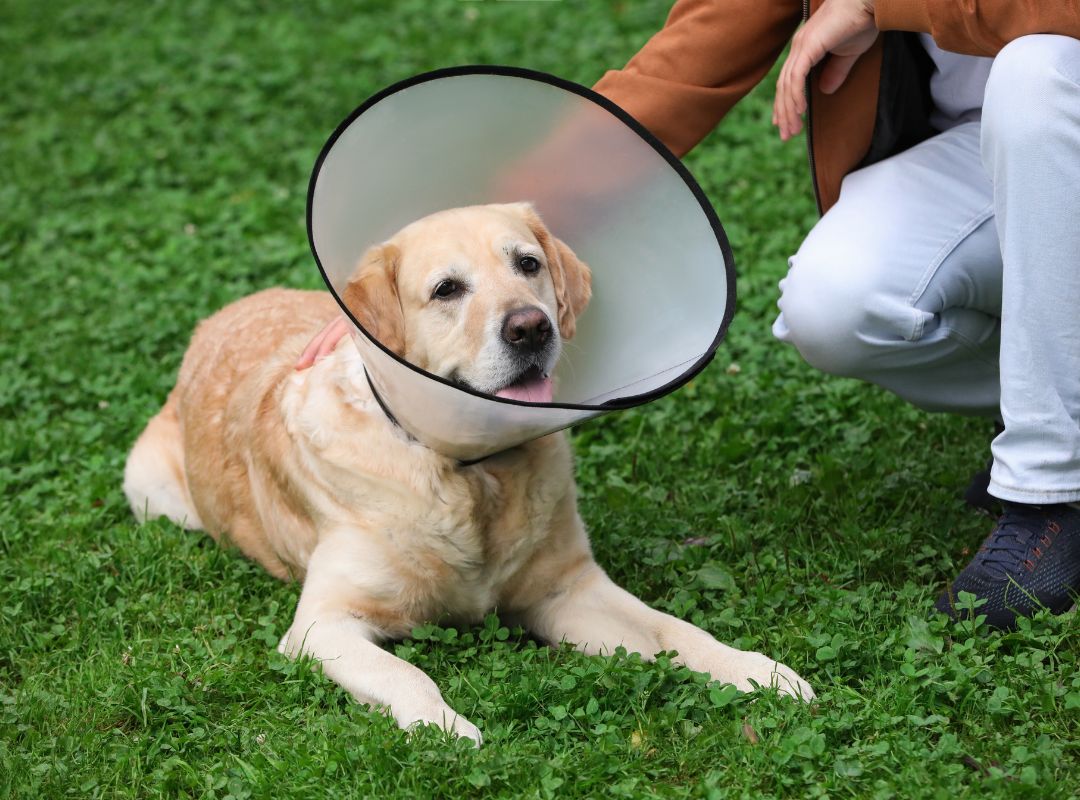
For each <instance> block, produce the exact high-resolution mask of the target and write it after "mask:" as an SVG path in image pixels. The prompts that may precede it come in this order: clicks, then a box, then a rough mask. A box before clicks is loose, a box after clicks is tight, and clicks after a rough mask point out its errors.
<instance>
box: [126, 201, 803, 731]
mask: <svg viewBox="0 0 1080 800" xmlns="http://www.w3.org/2000/svg"><path fill="white" fill-rule="evenodd" d="M590 294H591V278H590V272H589V269H588V267H587V266H586V265H585V264H583V263H582V262H581V261H580V260H579V259H578V258H577V256H575V255H574V253H573V252H572V251H571V250H570V248H569V247H567V246H566V244H564V243H563V242H562V241H560V240H559V239H557V238H555V237H554V236H553V235H552V234H551V233H550V232H549V231H548V229H547V228H546V227H545V225H544V223H543V222H542V220H541V219H540V217H539V216H538V215H537V213H536V212H535V210H534V209H533V208H532V206H531V205H529V204H527V203H516V204H503V205H488V206H474V207H468V208H459V209H452V210H448V211H443V212H439V213H436V214H433V215H431V216H429V217H425V218H423V219H421V220H419V221H417V222H414V223H412V224H410V225H408V226H407V227H405V228H404V229H402V230H401V231H400V232H399V233H398V234H396V235H395V236H394V237H392V238H391V239H390V240H389V241H387V242H386V243H384V244H381V245H378V246H375V247H372V248H371V249H370V250H369V251H368V252H367V253H366V254H365V255H364V256H363V258H362V259H361V261H360V263H359V265H358V266H357V267H356V269H355V271H354V273H353V274H352V276H351V278H350V280H349V281H348V283H347V286H346V288H345V290H344V292H343V294H342V300H343V302H344V303H345V305H347V306H348V307H349V309H350V311H352V312H353V314H355V315H356V317H357V319H358V320H360V321H361V323H362V324H363V325H364V326H365V327H366V328H367V330H369V331H370V332H372V333H373V334H374V335H375V336H376V337H377V338H378V339H379V341H381V342H382V343H383V344H384V345H385V346H386V347H388V348H390V349H391V350H393V351H394V352H396V353H397V354H398V355H400V356H402V357H403V358H404V359H406V360H408V361H409V362H411V363H413V364H415V365H416V366H418V367H421V368H422V369H424V370H427V371H428V372H431V373H433V374H435V375H438V376H441V377H443V378H445V379H447V380H450V381H453V382H455V383H457V384H460V385H462V386H467V387H470V388H472V389H474V390H477V391H480V392H485V393H489V394H494V395H501V396H503V397H510V398H514V399H518V400H531V401H534V402H543V401H550V399H551V378H550V375H551V371H552V368H553V367H554V365H555V363H556V361H557V359H558V357H559V353H560V349H561V346H562V340H564V339H569V338H570V337H572V336H573V334H574V329H575V323H576V320H577V319H578V317H579V316H580V315H581V314H582V313H583V311H584V310H585V308H586V306H587V304H588V302H589V298H590ZM335 314H336V307H335V305H334V302H333V300H332V298H331V297H330V296H329V295H328V294H327V293H325V292H305V291H295V290H287V289H270V290H266V291H263V292H259V293H257V294H254V295H251V296H249V297H247V298H244V299H242V300H239V301H237V302H235V303H232V304H231V305H229V306H227V307H226V308H224V309H222V310H221V311H219V312H218V313H216V314H214V315H213V316H211V317H210V318H209V319H207V320H205V321H203V322H202V323H201V324H200V325H199V326H198V328H197V329H196V331H195V334H194V336H193V338H192V340H191V343H190V346H189V348H188V350H187V353H186V355H185V356H184V360H183V364H182V365H181V367H180V373H179V377H178V380H177V384H176V386H175V388H174V389H173V390H172V392H171V393H170V394H169V397H168V399H167V401H166V402H165V405H164V407H163V408H162V409H161V411H160V412H159V413H158V414H157V415H156V416H155V417H153V418H152V419H151V420H150V422H149V423H148V424H147V426H146V429H145V430H144V431H143V432H142V434H141V436H140V437H139V438H138V440H137V441H136V443H135V445H134V447H133V449H132V451H131V454H130V455H129V457H128V460H127V464H126V467H125V473H124V491H125V493H126V495H127V497H128V500H129V502H130V504H131V507H132V509H133V511H134V513H135V515H136V516H137V517H138V518H139V519H146V518H153V517H157V516H165V517H168V518H169V519H171V520H173V521H175V522H176V523H178V524H180V525H182V526H186V527H187V528H191V529H202V530H205V531H207V532H208V533H209V534H210V535H211V536H213V537H214V538H215V539H217V540H219V541H226V542H228V543H231V544H234V545H235V546H237V547H239V549H240V550H241V551H243V553H244V554H245V555H247V556H248V557H250V558H252V559H254V560H255V561H257V562H258V563H259V564H261V565H262V566H263V567H265V568H266V570H267V571H268V572H269V573H270V574H271V575H274V576H276V577H278V578H282V579H295V580H300V581H302V582H303V586H302V590H301V594H300V599H299V602H298V604H297V608H296V613H295V616H294V618H293V621H292V624H291V626H290V627H289V629H288V630H287V632H286V633H285V635H284V636H283V638H282V639H281V643H280V645H279V648H278V649H279V650H280V651H281V652H283V653H285V654H287V655H289V656H290V657H296V656H297V655H299V654H301V653H306V654H310V655H311V656H312V657H313V658H314V659H316V660H317V661H318V662H320V663H321V666H322V670H323V672H324V673H325V674H326V675H327V676H329V677H330V678H331V679H332V680H334V681H336V682H337V683H339V684H340V685H341V686H342V687H344V688H345V689H346V690H347V691H348V692H349V693H350V694H352V695H353V696H354V697H355V698H356V699H357V700H358V701H360V702H362V703H368V704H371V705H372V706H375V707H378V708H381V709H384V710H385V711H387V712H388V713H390V714H391V715H392V716H393V718H394V719H395V720H396V722H397V723H398V725H399V726H401V727H402V728H405V729H408V728H410V727H411V726H413V725H417V724H434V725H437V726H439V727H441V728H443V729H444V730H447V731H451V732H452V733H454V734H456V735H458V736H465V737H468V738H470V739H472V740H474V741H475V742H476V743H477V744H479V743H480V741H481V733H480V730H479V729H478V728H477V727H476V726H475V725H474V724H473V723H472V722H470V721H468V720H466V719H465V718H464V717H462V716H461V715H459V714H457V713H456V712H455V711H454V710H453V709H452V708H450V707H449V706H448V705H447V703H446V702H445V701H444V700H443V697H442V695H441V693H440V692H439V689H438V687H437V686H436V685H435V683H434V682H433V681H432V680H431V679H430V678H429V677H428V676H427V675H426V674H424V673H423V672H422V671H421V670H419V669H417V668H416V667H414V666H412V665H411V664H409V663H407V662H406V661H403V660H402V659H399V658H397V657H395V656H394V655H392V654H391V653H389V652H387V651H386V650H384V649H383V648H382V647H380V642H382V641H385V640H389V639H394V638H401V637H404V636H407V635H408V634H409V633H410V631H411V630H412V629H413V628H414V627H415V626H417V625H420V624H422V623H425V622H431V621H436V620H438V621H447V622H454V623H455V624H461V625H473V624H476V623H477V622H478V621H479V620H481V619H482V618H483V617H484V615H485V614H487V613H488V612H490V611H491V610H492V609H498V612H499V614H500V616H501V617H502V618H503V619H504V620H507V621H511V622H512V623H513V624H520V625H522V626H523V627H525V628H527V629H528V630H530V631H531V632H532V633H533V634H535V635H536V636H538V637H539V638H541V639H543V640H545V641H547V642H551V643H560V642H563V641H566V642H570V643H573V644H574V645H576V646H577V647H578V648H579V649H580V650H582V651H584V652H586V653H590V654H608V653H611V652H613V651H614V650H615V648H617V647H619V646H622V647H624V648H626V650H627V651H630V652H637V653H640V654H641V655H642V656H643V657H646V658H650V657H652V656H653V655H654V654H656V653H657V652H660V651H672V650H674V651H678V660H679V661H680V662H682V663H684V664H685V665H686V666H688V667H690V668H691V669H693V670H696V671H700V672H706V673H708V674H709V675H710V676H712V678H714V679H716V680H718V681H722V682H724V683H731V684H734V685H735V686H736V687H737V688H739V689H740V690H744V691H751V690H753V689H754V688H755V684H756V685H757V686H759V687H776V688H777V689H778V691H779V692H780V693H783V694H788V695H793V696H796V697H801V698H803V699H804V700H809V699H811V698H812V697H813V696H814V695H813V691H812V690H811V688H810V687H809V685H807V683H806V682H805V681H803V680H802V679H801V678H800V677H799V676H798V675H796V674H795V673H794V672H793V671H792V670H791V669H789V668H788V667H786V666H784V665H783V664H779V663H777V662H776V661H774V660H772V659H770V658H768V657H766V656H764V655H762V654H760V653H753V652H744V651H739V650H736V649H734V648H731V647H728V646H726V645H723V644H721V643H720V642H718V641H717V640H716V639H714V638H713V637H712V636H710V635H709V634H708V633H706V632H705V631H703V630H701V629H700V628H697V627H695V626H693V625H691V624H690V623H688V622H684V621H682V620H679V619H677V618H675V617H672V616H669V615H667V614H664V613H661V612H659V611H656V610H653V609H651V608H649V607H648V606H646V605H645V604H644V603H643V602H642V601H640V600H638V599H637V598H636V597H634V596H633V595H631V594H630V593H629V592H627V591H625V590H624V589H621V588H620V587H619V586H617V585H616V584H615V583H614V582H612V580H611V579H610V578H609V577H608V576H607V575H606V574H605V573H604V571H603V570H602V569H601V568H600V567H599V566H598V565H597V564H596V562H595V561H594V559H593V556H592V552H591V549H590V546H589V540H588V537H587V535H586V532H585V528H584V526H583V524H582V521H581V518H580V516H579V514H578V510H577V498H576V490H575V485H574V480H573V465H572V458H571V452H570V447H569V444H568V442H567V439H566V437H565V435H564V434H562V433H557V434H552V435H549V436H545V437H543V438H540V439H537V440H534V441H531V442H529V443H527V444H524V445H521V446H519V447H516V448H514V449H512V450H510V451H508V452H505V453H502V454H499V455H497V456H493V457H491V458H488V459H486V460H484V461H481V462H479V463H476V464H473V465H471V466H464V465H462V464H460V463H459V462H457V461H455V460H454V459H452V458H449V457H446V456H443V455H440V454H439V453H437V452H434V451H433V450H430V449H428V448H427V447H424V446H423V445H421V444H419V443H418V442H416V441H414V440H412V439H411V438H410V437H409V436H408V434H407V433H405V432H404V431H403V430H402V429H401V428H400V427H398V426H397V425H396V424H395V423H394V422H393V421H392V420H391V419H390V418H389V417H388V415H387V414H386V413H385V412H384V410H383V409H382V408H381V406H380V405H379V403H378V401H377V399H376V398H375V397H374V396H373V394H372V390H371V388H370V385H369V384H368V382H367V379H366V377H365V372H364V366H363V363H362V361H361V358H360V354H359V352H358V350H357V348H356V347H355V346H354V345H352V343H351V341H349V340H348V339H347V338H346V339H343V340H342V341H341V342H340V343H339V345H338V346H337V347H336V348H335V349H334V350H333V352H332V353H331V354H330V355H329V356H327V357H326V358H324V359H322V360H320V361H319V362H318V363H316V364H315V365H314V366H312V367H310V368H308V369H305V370H303V371H300V372H297V371H295V370H294V368H293V365H294V362H295V361H296V358H297V355H298V354H299V353H300V351H301V350H302V349H303V346H304V345H305V344H306V343H307V342H308V341H309V340H310V339H311V338H312V336H313V334H314V333H315V332H316V331H318V330H319V329H321V328H322V327H323V326H324V325H325V324H326V322H327V321H328V320H330V319H331V318H333V317H334V316H335Z"/></svg>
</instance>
